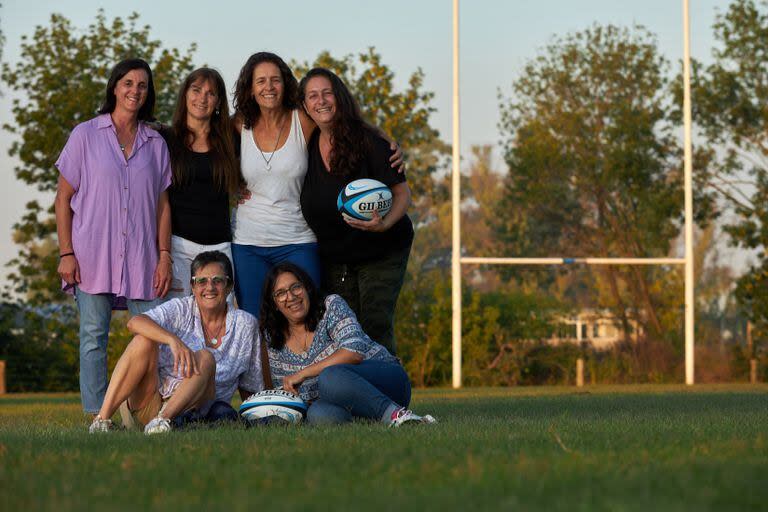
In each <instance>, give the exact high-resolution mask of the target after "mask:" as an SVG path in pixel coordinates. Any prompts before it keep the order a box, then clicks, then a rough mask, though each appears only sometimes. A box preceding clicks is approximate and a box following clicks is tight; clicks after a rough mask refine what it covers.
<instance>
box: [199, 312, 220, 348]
mask: <svg viewBox="0 0 768 512" xmlns="http://www.w3.org/2000/svg"><path fill="white" fill-rule="evenodd" d="M200 325H201V326H203V335H205V337H206V340H205V343H206V345H208V346H209V347H211V348H219V345H221V342H222V341H224V336H223V333H222V332H221V331H222V328H223V327H224V326H225V325H226V320H225V321H224V323H222V324H221V325H220V326H219V328H218V329H216V332H215V334H219V336H218V337H216V336H213V335H212V334H211V333H209V332H208V329H206V328H205V322H204V321H203V319H202V318H201V319H200ZM209 340H210V341H209Z"/></svg>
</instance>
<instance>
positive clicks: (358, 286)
mask: <svg viewBox="0 0 768 512" xmlns="http://www.w3.org/2000/svg"><path fill="white" fill-rule="evenodd" d="M410 253H411V248H410V246H409V247H406V248H405V249H398V250H396V251H393V252H391V253H389V254H387V255H386V256H384V257H383V258H381V259H378V260H374V261H368V262H365V263H348V264H339V263H329V262H325V261H324V262H323V279H324V282H323V288H324V289H325V292H326V293H336V294H338V295H341V296H342V297H343V298H344V300H345V301H347V303H348V304H349V306H350V307H351V308H352V311H354V312H355V314H356V315H357V319H358V321H359V322H360V325H361V326H362V327H363V331H365V333H366V334H367V335H368V336H370V338H371V339H372V340H373V341H376V342H378V343H381V344H382V345H384V346H385V347H386V348H387V350H389V351H390V353H392V355H396V353H395V318H394V317H395V306H396V305H397V297H398V295H400V288H402V287H403V279H405V269H406V267H407V266H408V256H409V255H410Z"/></svg>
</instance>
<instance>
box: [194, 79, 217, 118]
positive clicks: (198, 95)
mask: <svg viewBox="0 0 768 512" xmlns="http://www.w3.org/2000/svg"><path fill="white" fill-rule="evenodd" d="M186 102H187V118H188V119H189V118H192V119H197V120H202V121H207V120H209V119H210V118H211V116H212V115H213V112H214V110H216V109H217V108H218V106H219V96H218V94H217V93H216V86H215V85H213V84H212V83H211V82H210V81H209V80H206V79H205V78H200V79H199V80H196V81H195V82H193V83H192V85H190V86H189V89H187V93H186Z"/></svg>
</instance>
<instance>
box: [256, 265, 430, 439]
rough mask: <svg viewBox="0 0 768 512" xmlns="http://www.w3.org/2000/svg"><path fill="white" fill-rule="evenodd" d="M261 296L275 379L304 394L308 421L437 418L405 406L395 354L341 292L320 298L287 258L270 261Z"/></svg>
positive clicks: (407, 395)
mask: <svg viewBox="0 0 768 512" xmlns="http://www.w3.org/2000/svg"><path fill="white" fill-rule="evenodd" d="M261 304H262V305H261V314H260V326H259V330H260V333H261V339H262V340H263V341H264V342H265V343H267V344H268V347H269V365H270V370H271V373H272V382H273V383H274V384H275V385H276V386H278V387H280V386H282V388H283V389H285V390H286V391H289V392H291V393H294V394H297V395H299V396H301V398H302V399H304V400H305V401H307V402H309V404H310V406H309V410H308V413H307V419H308V421H309V422H310V423H315V424H316V423H346V422H349V421H351V420H352V418H354V417H359V418H367V419H372V420H378V421H381V422H383V423H386V424H389V425H392V426H400V425H402V424H404V423H411V422H418V423H433V422H434V421H435V420H434V418H432V416H429V415H427V416H423V417H422V416H418V415H416V414H414V413H413V412H411V411H410V410H408V409H407V407H408V404H409V403H410V401H411V384H410V382H409V380H408V375H407V374H406V373H405V370H404V369H403V367H402V366H401V365H400V363H399V362H398V360H397V359H396V358H395V357H394V356H392V355H391V354H390V353H389V352H388V351H387V349H386V348H384V347H383V346H382V345H379V344H378V343H376V342H375V341H373V340H371V339H370V338H369V337H368V336H367V335H366V334H365V333H364V332H363V330H362V328H361V327H360V324H359V323H358V321H357V318H356V317H355V314H354V313H353V312H352V310H351V309H350V307H349V306H348V305H347V303H346V302H344V299H342V298H341V297H340V296H338V295H329V296H328V297H325V299H324V300H323V298H322V297H320V295H319V293H318V291H317V288H316V287H315V285H314V282H313V281H312V279H311V278H310V277H309V275H308V274H307V273H306V272H305V271H304V270H302V269H301V268H300V267H298V266H297V265H294V264H292V263H289V262H285V263H280V264H278V265H276V266H275V267H274V268H272V270H271V271H270V272H269V274H268V275H267V278H266V283H265V286H264V293H263V296H262V303H261Z"/></svg>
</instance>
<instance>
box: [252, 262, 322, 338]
mask: <svg viewBox="0 0 768 512" xmlns="http://www.w3.org/2000/svg"><path fill="white" fill-rule="evenodd" d="M284 273H289V274H293V275H294V276H295V277H296V279H297V280H298V281H299V282H300V283H301V284H302V285H303V286H304V293H306V294H307V299H309V311H308V312H307V316H306V318H304V326H305V327H306V328H307V330H308V331H310V332H312V331H314V330H315V329H317V324H318V323H320V320H321V319H322V318H323V315H324V314H325V300H324V297H323V296H322V295H321V294H320V291H319V290H318V288H317V286H315V283H314V281H312V278H311V277H309V274H307V272H306V271H305V270H304V269H302V268H301V267H299V266H298V265H296V264H294V263H291V262H288V261H284V262H282V263H278V264H277V265H275V266H274V267H272V270H270V271H269V273H268V274H267V277H266V279H265V281H264V288H263V289H262V293H261V311H260V312H259V334H260V335H261V339H262V340H264V341H266V342H267V344H268V345H269V347H270V348H273V349H275V350H281V349H282V348H283V347H284V346H285V340H286V335H287V334H288V320H287V319H286V318H285V315H283V314H282V313H281V312H280V310H279V309H277V304H276V303H275V298H274V297H273V296H272V294H273V293H274V291H275V283H276V282H277V278H278V277H280V274H284Z"/></svg>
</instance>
